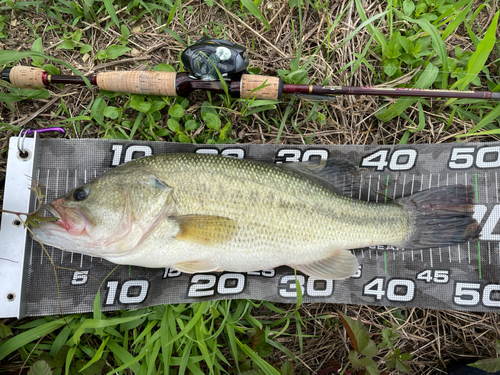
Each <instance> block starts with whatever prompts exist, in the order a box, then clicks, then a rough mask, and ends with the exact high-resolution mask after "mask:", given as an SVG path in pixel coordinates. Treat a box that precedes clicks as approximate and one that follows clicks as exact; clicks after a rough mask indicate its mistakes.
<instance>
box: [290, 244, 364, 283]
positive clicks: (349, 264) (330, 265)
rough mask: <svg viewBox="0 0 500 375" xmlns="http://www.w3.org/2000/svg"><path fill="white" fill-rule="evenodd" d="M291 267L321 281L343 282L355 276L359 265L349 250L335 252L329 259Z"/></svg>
mask: <svg viewBox="0 0 500 375" xmlns="http://www.w3.org/2000/svg"><path fill="white" fill-rule="evenodd" d="M291 267H295V268H296V269H297V271H301V272H303V273H305V274H306V275H309V276H312V277H317V278H319V279H327V280H342V279H347V278H348V277H351V276H353V275H355V274H356V272H357V271H358V267H359V263H358V260H357V259H356V257H355V256H354V255H353V254H352V253H351V252H350V251H349V250H335V251H334V252H333V254H332V255H331V256H330V257H329V258H326V259H321V260H318V261H316V262H313V263H308V264H299V265H294V266H291Z"/></svg>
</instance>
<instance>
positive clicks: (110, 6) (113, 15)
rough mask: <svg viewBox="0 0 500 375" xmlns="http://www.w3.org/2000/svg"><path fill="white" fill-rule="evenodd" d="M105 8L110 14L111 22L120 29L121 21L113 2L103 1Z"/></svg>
mask: <svg viewBox="0 0 500 375" xmlns="http://www.w3.org/2000/svg"><path fill="white" fill-rule="evenodd" d="M103 2H104V6H105V7H106V11H107V12H108V14H109V16H110V17H111V20H112V21H113V22H114V24H115V25H116V27H118V29H120V21H118V17H117V16H116V12H115V8H114V7H113V0H103Z"/></svg>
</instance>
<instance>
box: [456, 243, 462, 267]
mask: <svg viewBox="0 0 500 375" xmlns="http://www.w3.org/2000/svg"><path fill="white" fill-rule="evenodd" d="M457 250H458V251H457V253H458V263H462V257H461V256H460V252H461V251H462V249H460V245H457Z"/></svg>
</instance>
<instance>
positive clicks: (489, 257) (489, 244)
mask: <svg viewBox="0 0 500 375" xmlns="http://www.w3.org/2000/svg"><path fill="white" fill-rule="evenodd" d="M488 264H491V242H489V241H488Z"/></svg>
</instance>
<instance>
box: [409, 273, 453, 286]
mask: <svg viewBox="0 0 500 375" xmlns="http://www.w3.org/2000/svg"><path fill="white" fill-rule="evenodd" d="M417 280H424V281H425V282H426V283H437V284H446V283H447V282H448V281H450V271H448V270H425V271H422V272H420V273H419V274H417Z"/></svg>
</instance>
